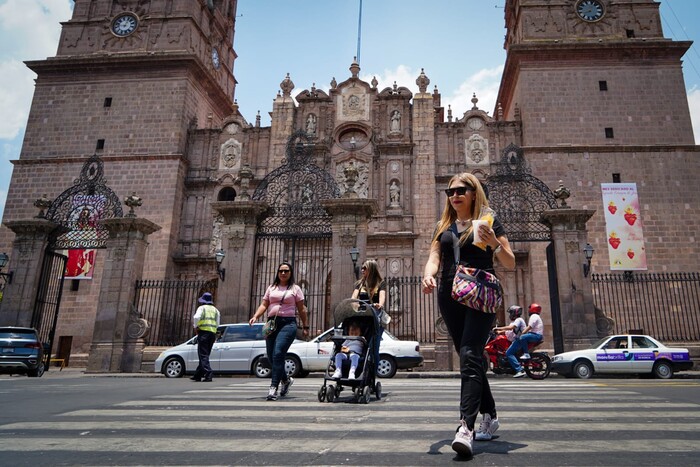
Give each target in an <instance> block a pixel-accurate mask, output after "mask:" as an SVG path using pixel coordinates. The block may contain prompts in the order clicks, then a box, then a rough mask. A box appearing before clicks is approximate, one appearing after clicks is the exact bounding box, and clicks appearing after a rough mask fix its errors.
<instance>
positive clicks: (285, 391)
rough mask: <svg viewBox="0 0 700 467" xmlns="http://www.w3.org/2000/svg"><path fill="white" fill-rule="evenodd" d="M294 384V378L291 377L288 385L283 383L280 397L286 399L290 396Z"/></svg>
mask: <svg viewBox="0 0 700 467" xmlns="http://www.w3.org/2000/svg"><path fill="white" fill-rule="evenodd" d="M292 384H294V378H292V377H291V376H290V377H289V379H288V380H287V382H286V383H285V382H284V381H282V387H281V388H280V397H285V396H286V395H287V394H289V388H291V387H292Z"/></svg>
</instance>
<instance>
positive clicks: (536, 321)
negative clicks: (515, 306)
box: [513, 303, 544, 360]
mask: <svg viewBox="0 0 700 467" xmlns="http://www.w3.org/2000/svg"><path fill="white" fill-rule="evenodd" d="M527 311H528V313H529V314H530V318H529V319H528V322H527V327H526V328H525V329H524V330H523V333H522V335H521V336H520V337H519V338H518V339H516V340H515V342H513V345H517V346H518V349H522V351H523V355H522V356H521V357H520V359H521V360H529V359H530V354H529V353H528V345H529V344H530V342H535V343H540V342H542V334H543V333H544V323H543V322H542V318H540V313H542V307H541V306H540V305H538V304H537V303H533V304H531V305H530V308H528V310H527Z"/></svg>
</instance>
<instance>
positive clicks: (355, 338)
mask: <svg viewBox="0 0 700 467" xmlns="http://www.w3.org/2000/svg"><path fill="white" fill-rule="evenodd" d="M334 318H335V322H336V328H335V334H334V335H333V337H332V338H331V339H332V341H333V343H334V346H333V354H332V355H331V358H330V359H329V361H328V368H327V369H326V372H325V375H324V378H323V386H321V388H320V389H319V390H318V401H319V402H323V401H324V400H325V401H327V402H333V401H334V400H336V399H337V398H338V397H339V396H340V393H341V391H343V389H344V386H348V387H351V388H352V391H353V395H354V401H355V402H362V403H365V404H367V403H368V402H369V400H370V393H372V392H373V393H374V394H375V395H376V397H377V399H380V398H381V394H382V391H381V383H379V382H377V383H376V384H375V379H376V366H377V365H376V362H375V361H374V358H375V357H374V353H375V352H374V346H375V345H379V343H377V342H375V341H376V339H375V338H376V336H377V329H378V328H379V319H378V318H377V313H376V310H375V309H374V308H373V307H372V306H371V304H369V303H368V302H365V301H362V300H357V299H352V298H349V299H346V300H343V301H342V302H340V304H338V306H337V307H336V309H335V312H334ZM344 348H347V350H349V352H346V351H345V350H346V349H344Z"/></svg>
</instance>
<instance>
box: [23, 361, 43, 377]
mask: <svg viewBox="0 0 700 467" xmlns="http://www.w3.org/2000/svg"><path fill="white" fill-rule="evenodd" d="M44 371H46V367H45V366H44V364H43V363H41V364H39V366H37V367H36V370H30V371H28V372H27V376H29V377H30V378H41V377H42V376H43V375H44Z"/></svg>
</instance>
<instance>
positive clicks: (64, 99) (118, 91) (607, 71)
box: [0, 0, 700, 369]
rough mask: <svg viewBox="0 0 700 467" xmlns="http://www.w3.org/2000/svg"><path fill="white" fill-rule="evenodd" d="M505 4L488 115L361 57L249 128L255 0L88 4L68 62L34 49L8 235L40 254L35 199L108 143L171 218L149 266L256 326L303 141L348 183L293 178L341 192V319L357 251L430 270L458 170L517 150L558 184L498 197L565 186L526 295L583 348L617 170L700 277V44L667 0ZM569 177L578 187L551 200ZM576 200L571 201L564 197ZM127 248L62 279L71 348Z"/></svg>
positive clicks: (532, 259)
mask: <svg viewBox="0 0 700 467" xmlns="http://www.w3.org/2000/svg"><path fill="white" fill-rule="evenodd" d="M505 3H506V4H505V10H504V13H505V24H506V27H507V35H506V39H505V48H506V50H507V59H506V63H505V70H504V74H503V77H502V81H501V86H500V90H499V95H498V105H497V107H496V108H495V109H481V108H479V105H478V96H477V95H476V94H475V96H474V98H473V99H472V108H471V109H470V110H468V111H467V112H465V113H464V114H463V115H452V114H451V112H450V111H449V110H446V109H445V108H444V107H443V105H442V103H441V97H440V92H439V83H440V77H439V76H431V75H430V70H424V71H422V72H421V73H420V75H419V76H416V84H417V86H418V88H419V91H418V93H415V94H414V93H412V92H411V91H410V90H409V89H408V88H407V87H406V85H407V83H395V84H394V85H393V86H390V87H387V88H383V89H382V88H379V87H378V86H377V82H376V81H375V80H373V81H372V82H364V81H362V80H361V79H360V78H359V72H360V66H359V65H358V64H357V63H354V62H353V63H350V67H349V70H347V71H346V70H338V71H337V75H336V76H337V79H336V78H335V77H318V78H317V82H321V81H325V80H329V78H330V80H329V82H330V87H329V90H328V91H327V92H326V91H323V90H321V89H316V88H314V87H312V88H310V89H305V90H301V91H299V90H298V89H296V88H295V85H294V83H293V75H294V73H293V71H292V72H291V73H290V74H289V75H287V76H286V77H280V78H281V83H280V89H279V90H274V89H271V90H270V93H271V95H274V93H275V92H277V96H276V98H275V99H274V102H273V106H272V109H270V115H271V118H272V122H271V125H270V126H269V127H263V126H261V123H260V119H259V118H258V119H256V121H255V122H247V121H245V119H244V118H243V117H242V115H241V114H240V113H239V112H238V108H237V105H236V104H235V100H234V97H235V85H236V80H235V73H234V63H235V58H236V56H237V53H240V54H245V53H246V51H245V50H240V51H234V48H233V47H232V44H235V40H234V18H235V13H236V7H237V2H236V0H76V2H75V9H74V13H73V17H72V18H71V20H70V21H68V22H66V23H65V24H64V25H63V31H62V34H61V39H60V43H59V47H58V52H57V54H56V56H54V57H49V58H47V59H45V60H39V61H32V62H27V66H29V67H30V68H31V69H32V70H33V71H35V72H36V73H37V80H36V90H35V94H34V100H33V103H32V108H31V112H30V117H29V121H28V125H27V130H26V135H25V140H24V145H23V148H22V152H21V154H20V157H19V159H18V160H16V161H13V164H14V172H13V177H12V182H11V186H10V191H9V194H8V199H7V205H6V209H5V212H4V217H3V222H4V226H3V227H2V228H1V229H0V249H2V250H7V251H12V252H13V255H12V256H11V258H10V267H11V268H12V267H14V268H15V269H19V268H21V267H22V266H21V264H23V261H25V260H24V259H23V256H22V255H23V254H26V255H28V253H26V251H25V250H27V248H25V250H23V249H22V248H21V245H18V241H17V240H18V238H19V236H20V233H19V232H23V233H21V235H26V230H21V229H20V228H19V227H17V224H16V223H17V222H19V221H21V220H23V219H31V218H33V217H34V216H36V213H37V211H36V208H35V207H34V206H33V202H34V200H35V199H37V198H40V197H42V196H44V195H45V197H46V198H47V199H48V200H54V199H56V198H57V197H59V196H60V195H61V193H63V192H64V191H65V190H66V189H68V188H70V187H71V186H72V185H73V184H74V180H75V179H76V178H78V175H79V174H80V173H81V167H83V165H84V164H85V162H86V160H88V159H89V158H90V157H91V156H93V155H94V154H96V155H97V156H99V158H100V159H101V161H102V162H103V164H104V175H105V181H106V184H107V185H108V186H109V188H110V189H111V190H112V191H113V192H114V193H115V194H116V195H117V196H118V197H119V199H122V200H123V199H125V198H126V197H127V196H129V195H131V194H132V193H135V194H136V195H138V197H140V198H141V200H142V204H141V206H140V207H138V208H137V209H136V215H137V216H138V217H139V218H144V219H147V220H148V221H150V222H152V223H153V225H154V227H153V228H150V227H149V228H148V229H147V230H148V234H147V237H148V241H147V246H144V253H143V264H142V265H141V269H140V272H139V273H138V274H136V276H137V277H136V276H135V278H138V279H153V280H165V279H180V280H194V279H211V280H215V281H219V285H218V288H217V305H218V306H219V308H220V309H221V311H222V315H223V316H222V319H223V320H224V321H225V322H237V321H244V320H247V319H248V317H249V316H250V315H251V314H252V312H253V311H254V309H255V308H254V307H255V305H256V303H255V299H256V297H257V295H256V290H255V289H256V284H257V283H258V282H259V281H263V282H266V281H268V279H269V277H271V276H269V275H266V276H265V277H264V279H260V278H259V275H260V274H261V273H263V269H261V266H260V265H261V259H260V257H259V256H260V255H259V254H258V256H257V257H256V253H255V252H256V251H259V250H256V245H259V244H258V243H256V242H257V240H256V236H257V235H258V233H259V230H260V229H259V227H260V226H261V223H262V222H263V220H264V218H265V216H266V212H267V213H269V211H266V210H267V209H269V202H267V204H266V201H265V198H264V196H262V195H260V193H262V192H263V191H264V190H263V187H265V186H268V185H267V183H268V181H270V175H271V174H272V173H273V172H274V171H275V170H279V169H280V168H283V167H287V166H288V165H289V164H290V163H291V160H292V159H291V158H292V156H291V155H290V147H291V146H290V141H292V140H290V137H292V135H295V134H303V136H304V138H303V143H304V148H305V151H306V152H307V155H308V161H309V163H312V164H313V165H314V166H315V167H317V168H318V169H320V170H322V171H324V173H327V174H328V175H329V176H330V177H331V178H332V180H333V181H335V187H334V188H333V190H337V191H333V190H331V191H330V192H329V193H332V195H329V196H328V197H327V199H320V198H318V196H316V195H314V194H313V193H314V189H315V188H316V187H315V186H313V184H307V185H294V186H295V190H297V191H298V193H297V192H296V191H295V194H294V195H293V196H295V197H297V198H298V199H299V200H300V201H301V202H302V205H303V204H304V203H306V204H307V205H311V204H314V205H318V206H323V207H324V209H325V210H326V211H325V212H326V213H328V215H329V219H330V220H329V221H328V222H329V223H328V228H327V233H328V235H329V238H331V240H330V242H331V243H330V246H329V252H330V253H329V256H328V258H329V259H328V264H330V266H327V269H325V270H324V271H325V272H324V275H323V278H322V279H320V280H318V281H312V280H309V281H308V282H307V283H306V286H307V287H309V288H310V289H313V290H310V293H312V294H315V295H316V296H320V297H324V298H323V299H321V302H319V306H318V311H317V313H318V314H319V316H318V317H317V318H316V319H317V322H316V323H315V324H316V325H318V326H323V325H328V322H327V314H328V309H332V306H333V305H334V304H335V303H337V302H338V300H340V299H341V298H343V297H346V296H348V295H349V294H350V292H351V290H352V279H353V276H352V265H351V259H350V257H349V255H348V250H349V249H350V248H351V247H357V248H358V249H359V250H360V253H361V258H360V261H362V260H363V259H364V258H375V259H377V261H378V262H379V264H380V268H381V272H382V274H383V275H384V277H387V278H391V277H410V276H420V275H421V274H422V270H423V266H424V264H425V261H426V259H427V254H428V250H429V244H430V241H431V235H432V233H433V229H434V226H435V222H436V220H437V218H438V217H439V215H440V213H441V211H442V208H443V206H444V203H445V195H444V193H443V192H442V190H443V189H444V188H445V187H446V183H447V181H448V180H449V178H450V177H451V176H452V175H453V174H455V173H458V172H462V171H469V172H472V173H474V174H476V175H477V176H478V177H479V178H481V179H482V180H484V181H485V182H486V184H487V185H489V180H496V179H497V178H498V177H497V176H498V175H499V173H500V176H501V178H502V179H503V180H507V179H508V174H507V173H506V172H499V168H501V169H502V170H506V171H507V167H506V166H507V165H508V164H507V163H508V161H511V162H513V164H514V165H516V166H523V167H525V171H526V173H527V176H528V177H530V179H532V180H534V181H536V184H535V185H532V184H531V185H530V186H536V187H538V189H537V190H535V191H534V192H530V191H527V190H524V191H522V192H521V193H511V194H509V197H510V198H509V199H497V202H498V203H499V206H501V207H502V208H504V207H505V208H504V209H506V210H510V209H511V208H512V210H513V211H517V210H518V209H519V208H517V207H522V211H532V210H533V209H532V206H531V203H529V198H528V197H535V196H539V195H542V196H544V198H546V199H549V204H548V205H546V206H545V207H544V208H543V209H539V211H538V210H537V209H535V211H538V212H540V214H542V213H544V214H543V215H544V216H545V217H546V218H547V219H548V220H547V222H545V223H544V224H543V225H546V226H548V228H549V232H548V233H547V234H546V235H545V237H543V239H544V240H548V242H549V243H548V242H547V241H545V242H537V241H533V239H532V238H530V237H528V236H527V235H524V236H521V237H518V235H517V234H514V235H513V237H512V238H511V243H512V245H513V249H514V251H515V253H516V259H517V266H516V269H515V271H500V273H501V274H502V277H503V282H504V287H505V293H506V304H507V305H510V304H520V305H523V306H526V305H527V304H528V303H530V302H533V301H537V302H539V303H541V304H543V306H544V309H545V313H544V315H543V316H544V318H545V322H546V323H547V330H546V332H547V339H548V340H550V341H551V340H554V339H556V338H557V336H559V338H562V336H561V335H560V334H561V333H563V335H564V337H563V341H562V342H564V344H565V345H566V346H567V347H569V346H571V345H572V344H571V343H575V342H579V340H580V342H586V341H588V340H590V339H591V338H593V337H595V335H596V324H595V323H596V319H597V318H599V317H600V313H601V311H600V310H598V311H594V309H595V308H596V307H595V304H594V298H593V297H592V292H591V286H590V282H589V280H588V279H587V278H586V277H585V276H584V275H583V274H582V272H581V270H582V265H583V263H585V258H584V257H583V254H582V250H583V247H584V246H585V245H586V244H587V243H590V244H591V245H592V246H593V248H594V249H595V256H594V257H593V260H592V265H591V267H592V269H593V271H594V272H598V273H605V272H609V271H610V269H609V257H608V253H607V251H608V249H607V244H608V242H607V240H608V235H607V233H606V228H605V219H604V215H603V213H604V207H605V206H604V205H603V200H602V198H601V188H600V186H601V183H610V182H615V181H621V182H634V183H636V184H637V188H638V193H639V198H640V204H641V212H640V213H639V215H640V216H641V218H642V219H643V222H644V229H645V230H644V234H645V240H646V244H645V245H646V258H647V267H648V270H649V271H651V272H655V271H657V272H663V271H669V272H691V271H696V270H697V257H699V256H700V247H699V245H698V241H697V240H698V239H697V234H696V232H697V231H698V230H700V212H699V211H698V209H700V208H699V206H700V188H698V185H697V183H696V179H697V176H698V174H700V159H699V156H700V154H699V152H700V150H699V149H698V147H697V146H695V143H694V136H693V130H692V127H691V121H690V114H689V109H688V102H687V96H686V91H685V85H684V80H683V74H682V57H683V55H684V53H685V52H686V51H687V50H688V48H689V47H690V43H687V42H677V41H672V40H670V39H667V38H665V37H664V34H663V31H662V27H661V20H660V16H659V5H658V3H656V2H654V1H652V0H626V1H622V2H620V1H615V2H613V1H611V0H586V1H581V0H560V1H551V0H507V1H506V2H505ZM446 14H447V13H446ZM260 59H261V60H265V57H261V58H260ZM349 62H350V60H349ZM416 65H418V66H420V64H416ZM475 91H476V92H477V93H478V90H475ZM307 172H308V170H307ZM533 183H534V182H533ZM489 186H498V185H489ZM557 188H560V190H561V191H560V193H561V192H568V193H569V194H570V197H569V198H568V200H567V199H566V196H558V197H554V198H553V197H552V194H553V193H555V192H556V190H557ZM307 190H308V191H307ZM333 193H334V194H333ZM290 196H292V194H290ZM495 196H498V195H495ZM502 198H503V197H502ZM552 200H555V201H553V202H552ZM557 200H558V201H557ZM562 200H563V201H564V203H565V204H566V203H568V205H569V206H570V209H569V211H566V210H560V211H561V212H560V211H557V209H556V208H560V207H561V201H562ZM268 201H269V200H268ZM553 203H554V204H553ZM545 204H546V203H545ZM513 206H516V207H513ZM124 211H126V209H125V210H124ZM545 211H546V213H545ZM562 212H563V214H562ZM98 217H99V216H98ZM96 220H97V219H96ZM540 221H541V219H536V220H535V223H537V222H540ZM13 222H15V224H13ZM512 225H517V223H516V222H515V221H514V223H513V224H512ZM155 226H157V228H156V227H155ZM550 244H551V245H553V248H551V251H549V252H548V245H550ZM220 250H224V251H225V252H226V257H225V258H224V260H223V262H222V264H221V265H220V267H222V268H225V269H226V276H225V280H223V281H222V280H221V279H220V278H219V276H218V275H217V264H216V260H215V254H216V252H217V251H220ZM23 251H25V253H22V252H23ZM110 254H111V253H110V252H109V251H108V250H99V249H98V250H97V256H96V259H95V270H94V274H93V275H92V280H89V281H81V282H80V284H79V287H72V288H71V287H68V286H67V285H66V286H65V287H64V291H63V295H62V299H61V305H60V313H59V318H58V323H57V327H56V336H57V337H58V336H70V337H71V341H70V342H71V344H70V347H71V349H70V351H71V353H73V354H76V355H86V354H90V353H91V352H94V351H96V350H95V349H96V343H95V342H96V338H95V335H96V333H97V331H96V329H97V328H96V323H97V322H99V321H100V313H101V310H100V303H101V301H102V300H103V299H104V298H105V297H106V296H108V295H109V293H108V291H107V290H108V285H107V284H106V283H105V282H104V277H105V267H106V265H107V264H109V263H108V261H109V260H111V257H110V256H109V255H110ZM101 256H102V257H101ZM28 257H29V256H27V258H28ZM554 262H556V273H555V274H554V275H555V276H556V277H555V282H552V272H551V271H552V269H553V264H554ZM300 264H301V263H300ZM37 267H38V266H37ZM26 268H29V266H27V267H26ZM35 269H36V267H35ZM28 271H29V269H28ZM30 272H31V271H29V272H27V274H30ZM264 274H267V273H266V272H265V273H264ZM297 275H298V276H301V275H303V274H302V273H301V272H299V271H297ZM27 277H29V276H27ZM110 280H113V279H110ZM553 284H555V285H553ZM10 287H12V288H10ZM31 287H32V283H31V282H29V281H24V282H22V281H21V277H20V276H19V275H17V274H15V281H14V282H13V284H12V285H11V286H8V287H7V288H6V297H5V298H4V299H3V302H4V303H2V305H0V318H1V319H2V322H3V324H5V323H8V322H14V323H17V324H20V323H25V324H28V321H29V317H28V312H27V311H26V310H25V311H23V310H22V309H20V305H19V304H20V303H25V304H26V303H29V304H31V302H32V298H31V297H32V291H31ZM553 288H555V289H556V290H553ZM10 294H14V295H12V296H11V295H10ZM12 297H14V298H12ZM21 297H24V298H21ZM22 300H24V301H22ZM124 300H125V301H130V300H131V301H133V294H132V296H128V297H126V298H125V299H124ZM554 303H556V304H554ZM555 309H556V314H557V318H556V319H554V318H555V317H554V316H553V314H554V310H555ZM322 310H325V311H322ZM311 311H312V313H313V312H314V310H311ZM596 313H597V314H596ZM603 314H604V311H603ZM553 321H554V322H555V324H556V323H559V324H558V326H559V328H558V329H553V328H552V322H553ZM117 322H119V321H117ZM122 324H123V323H122ZM562 330H563V331H562ZM103 331H104V330H101V331H100V332H102V333H103ZM103 334H104V333H103ZM120 336H121V333H116V332H115V333H114V334H113V335H112V342H116V341H119V340H120V339H121V338H122V337H120ZM577 339H579V340H577ZM103 340H104V339H103ZM108 341H109V338H106V340H105V342H108ZM54 350H55V349H54ZM436 358H437V357H436ZM428 360H429V359H426V361H428ZM435 365H436V366H438V367H439V366H441V365H440V364H438V363H436V364H435ZM443 366H444V365H443ZM95 368H102V367H100V366H99V365H97V366H96V367H95ZM111 369H114V368H111Z"/></svg>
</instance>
